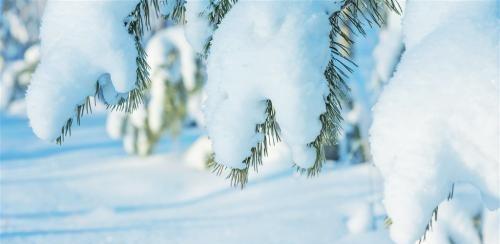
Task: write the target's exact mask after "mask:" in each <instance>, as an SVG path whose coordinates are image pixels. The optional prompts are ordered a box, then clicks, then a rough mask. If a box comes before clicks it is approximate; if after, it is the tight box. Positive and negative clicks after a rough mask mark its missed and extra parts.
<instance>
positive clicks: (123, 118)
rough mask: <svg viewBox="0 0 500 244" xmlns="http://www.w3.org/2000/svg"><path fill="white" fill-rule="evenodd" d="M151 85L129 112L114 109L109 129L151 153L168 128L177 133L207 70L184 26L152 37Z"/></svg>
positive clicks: (135, 149)
mask: <svg viewBox="0 0 500 244" xmlns="http://www.w3.org/2000/svg"><path fill="white" fill-rule="evenodd" d="M146 54H147V62H148V65H149V66H150V67H151V70H150V74H151V87H150V88H148V89H147V90H146V91H147V93H146V95H145V102H144V103H143V104H141V105H139V107H138V108H137V109H136V110H134V111H133V112H132V113H130V114H128V113H126V112H123V111H113V112H111V113H110V114H109V116H108V122H107V128H108V133H109V134H110V135H111V136H112V137H113V138H116V139H118V138H123V141H124V146H125V149H126V150H127V152H129V153H134V154H139V155H147V154H150V153H151V152H152V150H153V147H154V145H155V144H156V143H157V142H158V140H159V139H160V138H161V136H162V135H164V133H165V132H167V133H169V134H170V135H171V136H176V135H177V134H178V133H179V132H180V130H181V129H182V126H183V124H184V122H185V119H186V116H187V115H188V99H189V98H190V97H191V96H193V95H196V94H195V93H198V92H199V90H200V88H201V85H202V82H203V74H202V70H201V67H200V64H199V62H197V60H199V59H197V58H196V57H195V54H194V52H192V50H191V47H190V46H189V44H188V43H187V41H186V39H185V37H184V31H183V29H182V27H168V28H166V29H163V30H160V31H159V32H157V33H156V34H154V36H153V37H152V38H151V39H150V40H149V41H148V44H147V46H146Z"/></svg>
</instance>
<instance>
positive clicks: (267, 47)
mask: <svg viewBox="0 0 500 244" xmlns="http://www.w3.org/2000/svg"><path fill="white" fill-rule="evenodd" d="M326 9H327V8H326V6H325V4H324V3H323V2H313V1H293V2H288V1H239V2H238V4H236V5H234V6H233V8H232V9H231V10H230V11H229V12H228V14H227V15H226V17H225V18H224V21H223V22H222V23H221V24H220V25H219V28H218V29H217V31H216V32H215V33H214V35H213V41H212V47H211V51H210V55H209V57H208V60H207V62H208V65H207V75H208V81H207V85H206V93H207V99H206V102H205V108H204V112H205V118H206V121H205V122H206V125H207V130H208V134H209V137H210V138H211V140H212V144H213V145H212V146H213V149H214V151H215V157H216V161H217V162H219V163H221V164H223V165H225V166H228V167H230V168H239V169H242V168H245V167H246V165H245V164H244V163H242V161H243V160H244V159H245V158H246V157H248V156H249V155H250V153H251V151H250V149H251V148H252V147H254V146H255V145H256V144H257V142H258V141H260V140H261V139H262V135H260V134H256V132H255V126H256V124H260V123H262V122H264V119H265V113H264V111H265V108H266V103H265V100H266V99H270V100H271V101H272V104H273V107H274V108H275V110H276V120H277V122H278V124H279V125H280V128H281V132H282V133H281V134H282V139H283V140H284V142H286V143H287V144H288V146H289V147H290V148H291V151H292V155H293V162H294V163H296V164H297V165H299V166H300V167H303V168H309V167H311V166H312V165H313V164H314V162H315V158H316V152H315V149H314V148H311V147H308V146H307V145H308V144H309V143H311V142H312V141H314V139H315V138H316V137H317V136H318V134H319V132H320V129H321V123H320V121H319V116H320V114H321V113H323V112H325V110H326V108H325V103H324V97H325V96H326V95H327V94H328V87H327V82H326V80H325V77H324V71H325V68H326V65H327V63H328V61H329V58H330V56H329V39H328V34H329V31H330V25H329V22H328V15H327V14H326Z"/></svg>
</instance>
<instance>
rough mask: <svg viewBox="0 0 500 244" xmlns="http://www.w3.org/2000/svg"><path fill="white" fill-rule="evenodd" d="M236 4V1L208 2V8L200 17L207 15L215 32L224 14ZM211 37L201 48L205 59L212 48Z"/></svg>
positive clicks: (220, 0)
mask: <svg viewBox="0 0 500 244" xmlns="http://www.w3.org/2000/svg"><path fill="white" fill-rule="evenodd" d="M237 2H238V0H210V6H209V8H208V9H207V10H206V11H208V13H207V12H205V11H204V12H203V13H202V16H204V15H208V21H209V23H210V25H211V26H212V29H213V31H216V30H217V29H218V28H219V25H220V23H222V19H224V17H225V16H226V14H227V13H228V12H229V10H231V8H232V7H233V6H234V5H235V4H236V3H237ZM212 39H213V36H212V35H210V37H208V40H207V43H205V46H204V48H203V55H204V56H205V58H206V57H207V56H208V53H209V52H210V47H211V46H212Z"/></svg>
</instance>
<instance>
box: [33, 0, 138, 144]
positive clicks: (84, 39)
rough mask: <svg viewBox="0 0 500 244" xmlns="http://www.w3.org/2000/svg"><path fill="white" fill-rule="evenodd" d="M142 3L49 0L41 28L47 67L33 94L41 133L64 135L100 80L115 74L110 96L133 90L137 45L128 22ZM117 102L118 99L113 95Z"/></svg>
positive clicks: (35, 118) (35, 122) (44, 135)
mask: <svg viewBox="0 0 500 244" xmlns="http://www.w3.org/2000/svg"><path fill="white" fill-rule="evenodd" d="M136 4H137V0H124V1H111V0H109V1H108V0H105V1H48V2H47V6H46V9H45V13H44V16H43V20H42V26H41V63H40V65H39V66H38V68H37V70H36V71H35V73H34V75H33V80H32V82H31V85H30V87H29V89H28V92H27V97H26V101H27V111H28V117H29V118H30V124H31V126H32V128H33V131H34V132H35V134H36V135H37V136H38V137H40V138H41V139H44V140H54V139H55V138H56V137H57V136H59V134H60V131H61V128H62V126H63V125H64V123H65V122H66V120H67V119H68V118H70V117H72V116H73V115H74V113H75V107H76V106H77V105H79V104H82V103H83V102H84V99H85V97H87V96H89V95H93V94H94V92H95V84H96V81H97V80H98V79H99V78H100V77H101V76H102V75H104V74H109V76H110V79H111V81H112V82H111V83H107V84H104V85H105V89H107V92H108V94H109V93H111V94H114V95H115V97H116V94H117V93H125V92H128V91H130V90H132V89H133V88H134V86H135V80H136V69H137V66H136V63H135V62H136V57H137V53H136V49H135V46H134V40H133V38H132V36H131V35H129V34H128V32H127V29H126V28H125V26H124V19H125V18H126V17H127V16H128V14H129V13H130V12H131V11H132V9H133V8H134V6H135V5H136ZM107 97H112V96H109V95H108V96H107Z"/></svg>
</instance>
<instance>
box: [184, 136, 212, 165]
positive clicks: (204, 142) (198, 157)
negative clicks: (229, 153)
mask: <svg viewBox="0 0 500 244" xmlns="http://www.w3.org/2000/svg"><path fill="white" fill-rule="evenodd" d="M211 154H212V146H211V144H210V139H208V137H207V136H200V137H199V138H198V139H197V140H196V141H195V142H193V144H192V145H191V146H190V147H189V149H188V150H187V151H186V152H185V153H184V161H185V162H186V164H187V165H188V166H190V167H191V168H194V169H198V170H205V169H206V168H207V162H208V159H209V157H210V155H211Z"/></svg>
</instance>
